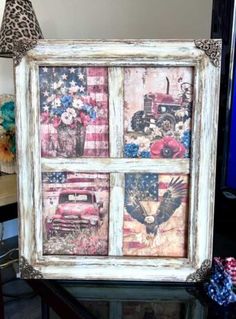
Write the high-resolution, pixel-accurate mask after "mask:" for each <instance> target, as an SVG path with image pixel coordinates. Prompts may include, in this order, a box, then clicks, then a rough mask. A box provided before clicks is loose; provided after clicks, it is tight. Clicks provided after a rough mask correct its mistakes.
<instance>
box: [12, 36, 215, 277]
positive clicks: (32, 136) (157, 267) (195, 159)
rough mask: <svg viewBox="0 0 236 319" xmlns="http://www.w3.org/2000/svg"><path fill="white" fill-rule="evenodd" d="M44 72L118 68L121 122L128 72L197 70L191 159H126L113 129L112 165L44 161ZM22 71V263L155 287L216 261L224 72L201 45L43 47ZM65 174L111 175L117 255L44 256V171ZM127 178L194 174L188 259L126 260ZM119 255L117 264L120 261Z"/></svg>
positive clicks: (114, 72) (49, 272)
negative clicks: (139, 174)
mask: <svg viewBox="0 0 236 319" xmlns="http://www.w3.org/2000/svg"><path fill="white" fill-rule="evenodd" d="M38 65H67V66H68V65H81V66H83V65H88V66H89V65H93V66H96V65H104V66H108V67H111V69H109V76H110V82H109V90H110V92H111V95H110V99H111V102H112V103H111V114H110V120H112V119H114V118H115V117H116V116H118V118H119V119H121V117H122V115H121V112H119V113H118V114H117V113H116V112H117V110H116V105H121V104H122V101H123V99H122V81H123V80H122V77H123V75H122V70H121V67H122V66H135V65H136V66H142V65H143V66H147V65H149V66H150V67H151V66H192V67H193V68H194V74H195V77H194V106H193V119H192V125H193V126H192V132H193V137H192V149H191V160H190V161H189V160H188V159H184V160H177V159H175V160H173V159H170V160H150V159H122V158H118V157H119V156H121V155H122V134H123V132H122V123H120V124H119V125H113V127H112V128H110V136H112V138H114V141H118V147H116V148H115V147H114V148H113V149H112V156H114V158H112V159H94V158H93V159H85V158H84V159H60V158H59V159H50V160H49V159H43V160H42V161H41V160H40V147H39V120H38V103H39V97H38V85H37V83H38V74H37V67H38ZM15 72H16V73H15V75H16V105H17V112H16V115H17V116H16V122H17V149H18V160H19V165H18V166H19V167H18V171H19V174H18V185H19V187H18V188H19V193H18V202H19V211H20V255H21V256H23V257H24V258H26V259H27V260H28V261H29V263H30V264H31V265H32V266H33V267H34V268H35V269H36V270H39V271H40V272H42V274H43V276H44V277H45V278H54V279H59V278H60V279H61V278H63V279H109V280H110V279H115V280H121V279H123V280H151V281H185V280H186V277H187V276H188V275H189V274H191V273H192V272H194V271H196V269H198V268H199V267H200V265H201V263H202V262H203V261H204V260H205V259H211V256H212V236H213V215H214V179H215V159H216V137H217V118H218V96H219V84H220V81H219V75H220V68H219V67H216V66H214V65H213V64H212V63H211V61H210V59H209V57H208V56H207V55H206V53H205V52H204V51H202V50H199V49H197V48H196V47H195V44H194V41H190V40H189V41H166V40H163V41H157V40H150V41H149V40H145V41H142V40H127V41H54V40H43V41H40V42H39V44H38V46H37V47H36V48H35V49H33V50H31V51H29V52H28V54H27V56H26V57H25V58H23V60H22V62H21V64H20V65H19V66H18V67H17V68H16V71H15ZM112 78H113V81H111V79H112ZM114 79H115V80H114ZM113 83H114V86H113ZM115 95H117V99H116V98H115ZM115 132H116V133H117V134H118V133H119V132H120V135H119V136H115ZM111 142H112V141H111ZM58 170H59V171H71V170H72V171H78V172H82V171H83V172H110V173H111V177H112V178H111V186H112V187H111V200H110V213H111V215H110V228H109V229H110V232H109V236H110V244H109V245H110V246H109V253H110V256H108V257H100V258H99V257H78V256H55V255H53V256H43V255H42V244H43V242H42V216H41V209H42V208H41V205H42V204H41V195H42V194H41V186H40V185H41V171H47V172H51V171H52V172H53V171H58ZM127 172H156V173H176V174H178V173H183V174H188V173H190V176H191V185H190V189H189V191H190V205H189V221H188V228H189V231H188V256H187V258H155V257H153V258H147V257H145V258H143V257H140V258H137V257H136V258H134V257H132V258H131V257H130V258H127V257H126V258H125V257H122V256H119V255H120V254H121V247H122V246H121V238H122V235H121V234H122V229H121V228H122V227H121V222H122V221H123V217H122V218H121V216H122V214H123V206H124V195H123V188H122V185H123V184H122V183H123V177H122V176H123V174H124V173H127ZM116 212H119V213H118V214H116ZM113 254H114V255H116V257H112V256H111V255H113Z"/></svg>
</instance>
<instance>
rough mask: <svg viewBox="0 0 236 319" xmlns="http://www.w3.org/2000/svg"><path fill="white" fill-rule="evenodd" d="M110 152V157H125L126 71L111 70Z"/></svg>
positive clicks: (109, 71)
mask: <svg viewBox="0 0 236 319" xmlns="http://www.w3.org/2000/svg"><path fill="white" fill-rule="evenodd" d="M108 73H109V75H108V79H109V85H108V87H109V123H110V125H109V139H110V143H109V150H110V157H122V156H123V144H124V143H123V135H124V128H123V121H124V120H123V119H124V116H123V105H124V69H123V68H117V67H116V68H109V70H108Z"/></svg>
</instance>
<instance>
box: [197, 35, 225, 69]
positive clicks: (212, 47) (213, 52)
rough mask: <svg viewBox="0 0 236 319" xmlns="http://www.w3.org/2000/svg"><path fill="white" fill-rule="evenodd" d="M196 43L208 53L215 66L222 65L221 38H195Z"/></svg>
mask: <svg viewBox="0 0 236 319" xmlns="http://www.w3.org/2000/svg"><path fill="white" fill-rule="evenodd" d="M194 43H195V46H196V47H197V48H198V49H200V50H203V51H204V52H205V53H206V55H207V56H208V57H209V59H210V61H211V63H212V64H213V65H214V66H216V67H219V66H220V60H221V49H222V43H221V40H215V39H214V40H213V39H210V40H195V41H194Z"/></svg>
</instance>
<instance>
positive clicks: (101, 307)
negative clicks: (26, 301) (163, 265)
mask: <svg viewBox="0 0 236 319" xmlns="http://www.w3.org/2000/svg"><path fill="white" fill-rule="evenodd" d="M63 288H65V289H66V290H67V291H68V292H69V293H70V294H71V295H73V297H74V298H75V299H76V300H78V301H79V302H80V304H81V305H82V306H83V307H84V309H85V311H87V314H88V318H103V319H154V318H158V319H170V318H175V319H194V318H196V319H201V318H202V319H203V318H207V317H206V315H207V313H206V308H205V307H204V306H203V305H201V303H200V302H199V301H198V300H197V299H196V298H195V297H194V296H193V295H191V294H190V293H188V292H187V290H186V289H185V288H183V287H173V286H157V285H153V286H152V285H141V284H138V285H137V284H123V285H116V284H115V285H111V284H97V285H96V284H89V283H84V284H79V285H78V284H76V283H74V284H73V283H63Z"/></svg>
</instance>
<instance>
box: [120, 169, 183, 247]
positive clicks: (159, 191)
mask: <svg viewBox="0 0 236 319" xmlns="http://www.w3.org/2000/svg"><path fill="white" fill-rule="evenodd" d="M125 183H126V187H125V209H126V220H129V221H128V222H127V221H125V230H126V232H127V225H128V224H129V225H132V220H133V224H135V225H136V226H135V227H134V226H131V227H132V231H133V232H135V235H136V238H135V239H134V238H133V237H132V236H130V238H131V239H130V240H129V243H128V245H129V246H130V247H131V246H132V245H133V247H135V241H137V242H138V243H139V244H137V243H136V246H137V245H139V247H140V248H142V244H143V245H144V243H145V239H144V238H146V239H150V238H154V239H155V241H156V242H157V241H159V237H158V236H159V235H160V227H161V226H162V227H161V228H162V229H164V232H166V234H164V236H167V235H168V234H167V232H168V231H169V232H171V231H172V230H173V233H175V234H177V233H178V234H179V233H180V228H181V227H182V226H181V225H184V223H185V222H186V198H187V183H186V177H185V176H176V175H175V176H173V177H172V176H171V175H163V174H154V173H148V174H145V173H142V174H126V178H125ZM181 205H182V206H181ZM175 213H176V214H175ZM127 214H128V216H127ZM173 216H175V217H174V219H173V221H171V218H172V217H173ZM167 222H169V223H167ZM139 225H140V226H139ZM141 225H142V226H141ZM166 225H171V227H169V228H170V229H167V227H166ZM143 226H144V227H143ZM163 226H164V227H163ZM141 233H142V234H141ZM141 235H142V236H141ZM140 236H141V237H140ZM169 236H170V235H169ZM140 238H141V239H140ZM173 238H174V237H173ZM173 241H175V239H173ZM180 241H181V239H180ZM126 244H127V243H126ZM149 245H151V244H150V243H149ZM157 245H158V243H157Z"/></svg>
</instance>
